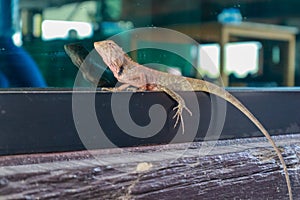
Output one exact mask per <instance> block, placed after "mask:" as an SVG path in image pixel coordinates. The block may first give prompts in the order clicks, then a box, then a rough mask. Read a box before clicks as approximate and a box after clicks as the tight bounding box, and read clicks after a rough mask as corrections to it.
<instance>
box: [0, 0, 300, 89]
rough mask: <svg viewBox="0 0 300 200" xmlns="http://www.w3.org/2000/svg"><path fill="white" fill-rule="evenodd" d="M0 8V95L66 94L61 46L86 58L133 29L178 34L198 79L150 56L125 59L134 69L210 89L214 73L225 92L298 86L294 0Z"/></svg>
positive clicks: (22, 0)
mask: <svg viewBox="0 0 300 200" xmlns="http://www.w3.org/2000/svg"><path fill="white" fill-rule="evenodd" d="M0 2H1V4H0V15H1V18H0V28H1V29H0V38H1V40H0V87H2V88H5V87H6V88H7V87H60V88H61V87H73V84H74V79H75V77H76V74H77V72H78V69H77V68H76V67H75V66H74V64H73V63H72V62H71V60H70V59H69V57H68V56H67V55H66V53H65V51H64V48H63V46H64V44H68V43H74V42H80V43H81V44H84V46H85V47H86V48H87V49H89V50H91V49H92V48H93V42H94V41H98V40H104V39H106V38H108V37H110V36H112V35H114V34H117V33H120V32H123V31H126V30H130V29H133V28H137V27H166V28H170V29H174V30H178V31H181V32H183V33H185V34H188V35H190V36H191V37H192V38H194V39H195V40H197V41H198V42H199V43H200V45H199V46H197V47H194V46H189V45H188V44H187V45H183V46H182V47H183V48H186V52H187V56H190V57H191V59H193V60H194V64H195V65H196V66H198V69H197V70H198V71H197V70H194V69H193V67H192V66H191V64H189V63H188V62H186V61H185V60H184V59H182V58H181V57H178V56H176V55H173V54H171V53H170V52H165V51H160V50H157V49H144V50H139V51H138V52H134V53H132V55H134V59H136V60H137V61H138V62H139V63H142V64H143V63H151V62H156V63H161V64H164V65H167V66H168V68H167V69H166V68H162V69H160V70H163V71H168V72H173V73H176V74H182V75H185V76H189V77H197V78H200V77H205V78H206V79H211V80H212V81H213V80H214V79H216V78H217V77H219V75H220V72H219V71H221V75H222V78H223V79H224V83H225V85H226V86H242V87H247V86H253V87H277V86H299V85H300V71H299V64H300V63H299V59H300V57H299V53H297V52H299V51H298V49H299V48H300V45H299V44H300V43H299V42H300V41H299V38H298V28H299V27H300V12H299V7H300V1H298V0H186V1H182V0H97V1H84V0H44V1H39V0H0ZM141 42H143V41H141ZM148 42H149V41H148ZM150 42H160V43H162V41H155V40H153V41H150ZM166 45H170V44H166ZM171 45H182V44H176V42H174V44H171ZM142 55H147V56H142ZM212 66H213V67H212Z"/></svg>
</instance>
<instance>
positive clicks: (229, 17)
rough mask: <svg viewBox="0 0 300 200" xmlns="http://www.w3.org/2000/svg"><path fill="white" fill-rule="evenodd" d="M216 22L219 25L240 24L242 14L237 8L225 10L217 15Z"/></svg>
mask: <svg viewBox="0 0 300 200" xmlns="http://www.w3.org/2000/svg"><path fill="white" fill-rule="evenodd" d="M218 21H219V22H220V23H236V24H238V23H241V22H242V14H241V12H240V10H239V9H237V8H226V9H224V10H222V12H221V13H220V14H219V15H218Z"/></svg>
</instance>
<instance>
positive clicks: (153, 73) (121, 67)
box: [94, 40, 293, 200]
mask: <svg viewBox="0 0 300 200" xmlns="http://www.w3.org/2000/svg"><path fill="white" fill-rule="evenodd" d="M94 47H95V49H96V51H97V52H98V54H99V55H100V56H101V57H102V59H103V61H104V62H105V64H106V65H107V66H108V67H109V68H110V69H111V71H112V72H113V74H114V76H115V78H116V79H117V80H118V81H119V82H121V83H124V84H123V85H121V86H120V87H119V88H117V89H114V91H118V90H123V89H125V88H127V87H128V86H134V87H136V88H139V89H140V90H152V91H153V90H159V91H164V92H166V93H167V94H168V95H169V96H170V97H171V98H173V99H174V100H175V101H176V102H177V103H178V105H177V106H176V107H175V108H174V109H175V110H176V114H175V116H174V118H176V123H175V126H176V125H177V123H178V121H179V119H180V120H181V123H182V124H183V119H182V112H183V109H186V110H187V111H188V112H189V113H190V114H191V111H190V110H189V109H188V108H187V107H186V105H185V102H184V100H183V99H182V97H181V96H180V95H179V94H177V93H176V92H175V90H176V91H187V90H191V91H204V92H208V93H211V94H214V95H217V96H219V97H221V98H223V99H225V100H226V101H228V102H229V103H231V104H233V105H234V106H235V107H236V108H237V109H239V110H240V111H241V112H242V113H244V114H245V115H246V116H247V117H248V118H249V119H250V120H251V121H252V122H253V123H254V124H255V126H256V127H257V128H258V129H259V130H260V131H261V132H262V133H263V134H264V135H265V137H266V138H267V140H268V141H269V142H270V144H271V145H272V147H273V148H274V149H275V151H276V153H277V155H278V157H279V160H280V162H281V164H282V167H283V170H284V173H285V179H286V183H287V188H288V193H289V198H290V200H292V199H293V197H292V188H291V183H290V179H289V174H288V170H287V166H286V164H285V161H284V159H283V157H282V155H281V152H280V150H279V149H278V147H277V146H276V144H275V142H274V141H273V139H272V138H271V136H270V134H269V133H268V131H267V130H266V129H265V128H264V126H263V125H262V124H261V123H260V122H259V121H258V120H257V119H256V117H254V115H253V114H252V113H251V112H250V111H249V110H248V109H247V108H246V107H245V106H244V105H243V104H242V103H241V102H240V101H239V100H238V99H236V98H235V97H234V96H233V95H231V94H230V93H229V92H227V91H226V90H224V89H223V88H221V87H219V86H217V85H215V84H213V83H210V82H207V81H203V80H200V79H193V78H187V77H183V76H176V75H172V74H168V73H164V72H160V71H157V70H154V69H151V68H148V67H145V66H143V65H140V64H138V63H136V62H134V61H133V60H132V59H131V58H130V57H129V56H128V55H127V54H126V53H125V52H124V51H123V50H122V48H121V47H119V46H118V45H117V44H116V43H115V42H114V41H112V40H105V41H100V42H95V43H94Z"/></svg>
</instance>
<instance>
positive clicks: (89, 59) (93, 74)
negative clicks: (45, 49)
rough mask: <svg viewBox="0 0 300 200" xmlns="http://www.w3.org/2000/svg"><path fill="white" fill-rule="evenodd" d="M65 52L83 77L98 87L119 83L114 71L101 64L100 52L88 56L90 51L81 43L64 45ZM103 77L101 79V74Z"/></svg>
mask: <svg viewBox="0 0 300 200" xmlns="http://www.w3.org/2000/svg"><path fill="white" fill-rule="evenodd" d="M64 49H65V52H66V53H67V55H68V56H69V57H70V58H71V61H72V62H73V64H74V65H75V66H76V67H78V69H79V70H80V71H81V72H82V75H83V77H84V78H85V79H86V80H87V81H89V82H91V83H93V84H94V85H95V86H97V87H110V86H112V85H115V84H116V83H117V80H116V79H115V77H114V75H113V74H112V72H111V71H110V70H109V69H107V67H106V66H105V65H104V63H103V62H102V63H103V64H101V63H100V62H101V58H100V57H99V56H98V54H96V53H95V54H93V55H92V56H88V55H89V54H90V52H89V51H88V50H87V49H86V48H85V47H84V46H83V45H81V44H80V43H72V44H66V45H64ZM100 75H101V78H100V80H99V78H98V77H99V76H100Z"/></svg>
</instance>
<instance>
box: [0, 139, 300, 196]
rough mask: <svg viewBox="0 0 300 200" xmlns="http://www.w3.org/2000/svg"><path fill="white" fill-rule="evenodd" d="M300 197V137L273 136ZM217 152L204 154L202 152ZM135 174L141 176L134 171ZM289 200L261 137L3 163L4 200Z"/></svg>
mask: <svg viewBox="0 0 300 200" xmlns="http://www.w3.org/2000/svg"><path fill="white" fill-rule="evenodd" d="M273 138H274V139H275V141H276V143H277V144H278V145H280V149H281V150H282V153H283V156H284V158H285V160H286V163H287V165H288V169H289V173H290V177H291V182H292V187H293V194H294V198H295V199H299V198H300V194H299V192H298V191H299V189H300V181H299V180H300V179H299V172H300V164H299V158H300V135H286V136H276V137H273ZM210 146H213V147H214V148H213V149H211V151H209V152H208V153H207V154H205V155H202V154H203V152H204V150H207V148H208V147H210ZM137 169H138V170H137ZM75 198H76V199H234V198H235V199H266V198H269V199H288V196H287V187H286V183H285V179H284V174H283V172H282V169H281V167H280V162H279V160H278V158H277V157H276V155H275V152H274V151H273V150H272V148H271V147H270V145H269V144H268V143H267V142H266V140H265V139H264V138H263V137H259V138H251V139H236V140H224V141H218V142H213V141H210V142H201V143H193V144H170V145H157V146H145V147H135V148H122V149H102V150H93V151H79V152H65V153H51V154H30V155H16V156H2V157H0V199H75Z"/></svg>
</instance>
